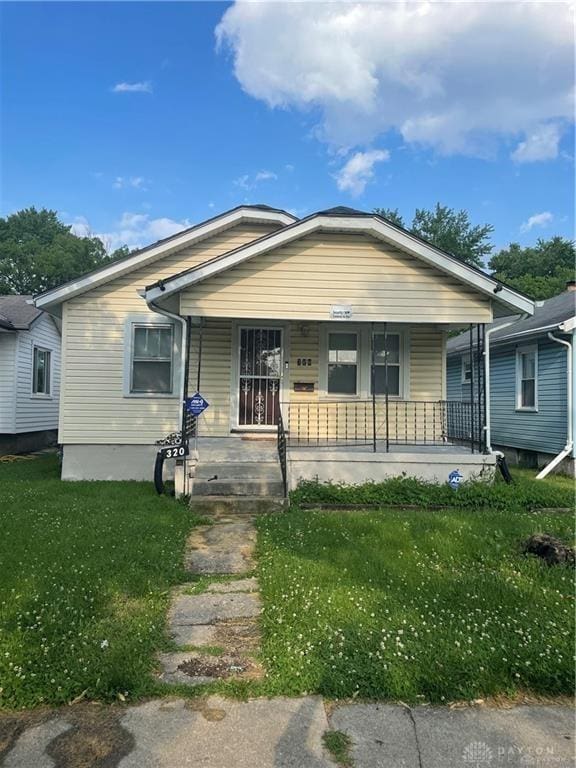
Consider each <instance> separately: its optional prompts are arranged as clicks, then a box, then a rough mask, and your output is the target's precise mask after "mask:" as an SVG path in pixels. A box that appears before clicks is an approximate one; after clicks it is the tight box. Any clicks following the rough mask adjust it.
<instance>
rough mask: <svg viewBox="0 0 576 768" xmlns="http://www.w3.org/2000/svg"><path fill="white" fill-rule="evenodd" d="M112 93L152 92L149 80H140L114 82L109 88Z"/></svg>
mask: <svg viewBox="0 0 576 768" xmlns="http://www.w3.org/2000/svg"><path fill="white" fill-rule="evenodd" d="M111 91H112V93H152V83H151V82H150V80H142V81H141V82H139V83H116V85H114V86H112V88H111Z"/></svg>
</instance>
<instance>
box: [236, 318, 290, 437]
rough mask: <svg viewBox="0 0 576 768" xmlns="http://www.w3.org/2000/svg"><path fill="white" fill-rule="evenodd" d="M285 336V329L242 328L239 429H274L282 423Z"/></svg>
mask: <svg viewBox="0 0 576 768" xmlns="http://www.w3.org/2000/svg"><path fill="white" fill-rule="evenodd" d="M282 335H283V334H282V329H281V328H240V344H239V350H238V355H239V365H238V372H239V382H238V387H239V398H238V404H239V407H238V426H239V427H272V426H276V424H277V423H278V416H279V414H280V392H281V377H282V352H283V349H282V342H283V339H282Z"/></svg>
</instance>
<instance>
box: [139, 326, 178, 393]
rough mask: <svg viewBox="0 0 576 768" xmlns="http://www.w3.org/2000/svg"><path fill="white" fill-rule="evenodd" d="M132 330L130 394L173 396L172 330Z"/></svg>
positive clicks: (147, 327) (140, 328)
mask: <svg viewBox="0 0 576 768" xmlns="http://www.w3.org/2000/svg"><path fill="white" fill-rule="evenodd" d="M132 329H133V331H132V333H133V336H132V360H131V371H130V373H131V375H130V392H131V393H134V394H147V393H157V394H170V393H171V392H172V380H173V371H172V369H173V363H174V361H173V354H174V329H173V326H171V325H159V324H157V323H155V324H154V325H139V324H134V325H133V326H132Z"/></svg>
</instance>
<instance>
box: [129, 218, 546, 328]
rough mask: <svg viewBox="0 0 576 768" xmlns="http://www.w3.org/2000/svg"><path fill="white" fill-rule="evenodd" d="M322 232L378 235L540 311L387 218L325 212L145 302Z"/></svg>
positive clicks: (208, 265) (168, 285) (522, 307)
mask: <svg viewBox="0 0 576 768" xmlns="http://www.w3.org/2000/svg"><path fill="white" fill-rule="evenodd" d="M317 232H330V233H343V234H364V235H370V236H373V237H375V238H377V239H379V240H383V241H385V242H386V243H388V244H391V245H393V246H395V247H397V248H399V249H400V250H403V251H405V252H406V253H408V254H410V255H411V256H414V257H415V258H417V259H420V260H421V261H423V262H424V263H426V264H428V265H430V266H433V267H435V268H437V269H439V270H440V271H441V272H444V273H445V274H447V275H450V276H452V277H453V278H455V279H457V280H459V281H461V282H462V283H464V284H466V285H468V286H471V287H473V288H475V289H476V290H477V291H479V292H480V293H482V294H483V295H485V296H488V297H490V299H491V300H492V302H493V304H494V305H495V306H496V307H497V306H498V305H500V307H501V308H502V309H504V310H505V311H506V314H510V310H512V311H514V312H521V313H522V314H528V315H532V314H533V313H534V307H535V305H534V302H533V301H532V300H531V299H530V298H529V297H528V296H526V295H525V294H523V293H521V292H520V291H517V290H515V289H513V288H511V287H509V286H507V285H504V284H503V283H502V282H500V281H498V280H495V279H494V278H493V277H490V276H489V275H487V274H485V273H484V272H482V270H480V269H477V268H476V267H473V266H471V265H469V264H466V263H465V262H463V261H461V260H460V259H458V258H456V257H455V256H452V255H451V254H449V253H446V252H444V251H442V250H440V249H439V248H436V247H435V246H433V245H431V244H430V243H428V242H426V241H425V240H422V239H421V238H419V237H417V236H416V235H413V234H412V233H411V232H408V231H406V230H404V229H402V228H401V227H398V226H396V225H394V224H392V223H391V222H389V221H387V220H386V219H384V218H382V217H381V216H378V215H377V214H366V213H358V214H356V213H352V214H350V213H345V214H341V215H339V214H334V213H332V212H325V213H323V212H321V213H318V214H313V215H312V216H309V217H308V218H306V219H301V220H300V221H296V222H294V223H293V224H290V225H288V226H286V227H284V228H283V229H281V230H279V231H277V232H273V233H272V234H270V235H266V236H264V237H262V238H260V239H259V240H256V241H254V242H252V243H248V244H247V245H244V246H241V247H240V248H236V249H235V250H233V251H229V252H228V253H226V254H223V255H222V256H218V257H217V258H215V259H212V260H211V261H207V262H204V263H203V264H200V265H199V266H197V267H193V268H191V269H187V270H184V271H183V272H179V273H178V274H175V275H173V276H172V277H170V278H167V279H163V280H159V281H157V282H155V283H153V284H152V285H149V286H147V287H146V290H145V293H144V296H145V299H146V301H147V303H148V304H149V305H152V306H158V305H159V304H160V305H162V304H163V303H164V302H165V301H166V300H167V299H169V298H170V297H172V296H174V295H175V294H177V293H180V292H181V291H183V290H185V289H187V288H190V287H192V286H194V285H196V284H198V283H200V282H202V281H204V280H207V279H208V278H210V277H213V276H215V275H218V274H220V273H222V272H224V271H226V270H228V269H231V268H233V267H235V266H237V265H238V264H242V263H243V262H245V261H247V260H248V259H251V258H253V257H254V256H258V255H261V254H265V253H267V252H269V251H272V250H274V249H276V248H280V247H282V246H284V245H287V244H288V243H291V242H293V241H295V240H298V239H300V238H302V237H305V236H307V235H311V234H313V233H317Z"/></svg>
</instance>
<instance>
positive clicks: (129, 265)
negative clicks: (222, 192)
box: [34, 208, 297, 311]
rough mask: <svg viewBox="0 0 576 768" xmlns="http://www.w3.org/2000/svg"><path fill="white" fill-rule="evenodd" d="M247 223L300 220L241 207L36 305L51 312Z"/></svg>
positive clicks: (50, 294) (56, 291)
mask: <svg viewBox="0 0 576 768" xmlns="http://www.w3.org/2000/svg"><path fill="white" fill-rule="evenodd" d="M243 221H247V222H248V221H251V222H259V223H267V222H272V223H277V224H282V225H283V226H288V225H289V224H293V223H294V222H295V221H297V219H296V217H294V216H292V215H291V214H288V213H281V212H278V211H267V210H265V209H255V208H238V209H237V210H234V211H230V212H229V213H227V214H223V215H222V216H218V217H216V218H214V219H211V220H210V221H208V222H206V224H199V225H197V226H196V227H194V228H193V229H192V230H190V231H187V232H183V233H182V234H181V235H176V236H175V237H173V238H170V239H169V240H168V241H166V242H161V243H159V244H158V245H157V246H152V247H148V248H146V250H145V251H144V252H140V253H135V254H134V256H129V257H128V258H127V259H122V260H121V261H118V262H114V263H112V264H110V265H108V266H107V267H104V268H103V269H99V270H98V271H97V272H94V273H92V274H89V275H86V276H85V277H79V278H78V279H77V280H74V281H73V282H70V283H66V285H62V286H60V287H59V288H54V289H53V290H51V291H47V292H46V293H42V294H40V295H38V296H35V297H34V304H35V306H36V307H38V308H39V309H45V310H47V311H49V308H50V307H53V306H54V305H55V304H59V303H61V302H62V301H66V300H67V299H71V298H72V297H73V296H77V295H78V294H81V293H84V292H85V291H87V290H89V289H90V288H95V287H96V286H98V285H102V284H103V283H107V282H108V281H109V280H111V279H113V278H115V277H119V276H120V275H123V274H126V273H127V272H131V271H132V270H133V269H135V268H137V267H143V266H145V265H146V264H148V263H149V262H151V261H155V260H156V259H158V258H160V257H161V256H164V255H166V254H167V253H170V252H172V251H176V250H178V249H179V248H183V247H184V246H187V245H191V244H192V243H195V242H197V241H199V240H203V239H205V238H206V237H210V236H212V235H215V234H217V233H218V232H220V231H224V230H225V229H229V228H230V227H232V226H234V225H236V224H240V223H241V222H243Z"/></svg>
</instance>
